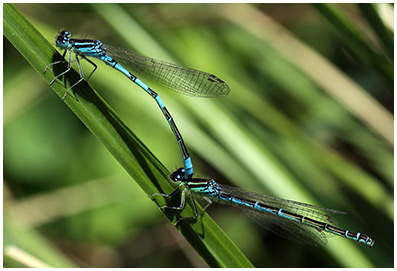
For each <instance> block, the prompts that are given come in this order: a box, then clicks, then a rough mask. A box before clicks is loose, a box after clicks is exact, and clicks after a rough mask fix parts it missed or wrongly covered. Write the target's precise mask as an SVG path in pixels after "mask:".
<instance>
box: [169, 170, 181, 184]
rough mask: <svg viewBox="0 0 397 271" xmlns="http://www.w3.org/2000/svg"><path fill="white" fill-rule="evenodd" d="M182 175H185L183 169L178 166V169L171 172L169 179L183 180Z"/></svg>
mask: <svg viewBox="0 0 397 271" xmlns="http://www.w3.org/2000/svg"><path fill="white" fill-rule="evenodd" d="M184 176H185V169H184V168H179V169H178V170H176V171H175V172H173V173H172V174H171V175H170V179H171V181H173V182H175V183H180V182H182V181H183V177H184Z"/></svg>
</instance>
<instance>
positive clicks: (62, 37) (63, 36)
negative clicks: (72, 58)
mask: <svg viewBox="0 0 397 271" xmlns="http://www.w3.org/2000/svg"><path fill="white" fill-rule="evenodd" d="M71 35H72V33H70V31H68V30H62V31H61V32H60V33H59V35H58V36H57V38H56V40H55V44H56V46H57V47H59V48H62V49H66V48H67V47H68V46H69V41H70V36H71Z"/></svg>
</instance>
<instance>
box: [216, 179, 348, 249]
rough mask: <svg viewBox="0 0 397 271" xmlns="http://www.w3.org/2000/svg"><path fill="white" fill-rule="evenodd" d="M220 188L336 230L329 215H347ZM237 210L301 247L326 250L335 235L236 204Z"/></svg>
mask: <svg viewBox="0 0 397 271" xmlns="http://www.w3.org/2000/svg"><path fill="white" fill-rule="evenodd" d="M219 186H220V188H221V190H222V191H223V192H225V193H228V194H230V195H234V196H236V197H238V198H242V199H249V200H253V201H257V202H259V203H262V204H264V205H267V206H271V207H275V208H280V209H283V210H286V211H289V212H292V213H294V214H298V215H301V216H304V217H308V218H311V219H314V220H317V221H320V222H324V223H327V224H330V225H334V226H337V221H336V220H335V219H334V218H333V217H332V216H331V215H330V214H328V212H330V213H335V214H345V213H344V212H342V211H338V210H333V209H328V208H322V207H318V206H314V205H310V204H305V203H301V202H296V201H292V200H285V199H280V198H275V197H270V196H266V195H262V194H258V193H254V192H247V191H243V190H241V189H239V188H236V187H232V186H226V185H219ZM220 203H222V201H220ZM225 203H226V202H225ZM235 206H237V207H239V208H241V209H243V211H244V213H245V214H246V215H248V216H249V217H250V218H251V219H252V220H254V221H255V222H257V223H258V224H259V225H261V226H262V227H264V228H265V229H267V230H269V231H271V232H273V233H275V234H277V235H279V236H281V237H283V238H286V239H289V240H292V241H295V242H298V243H302V244H309V245H314V246H324V245H326V244H327V238H329V237H333V236H334V235H333V234H330V233H328V232H326V231H322V230H321V229H317V228H314V227H310V226H308V225H307V224H303V223H300V222H296V221H293V220H291V219H287V218H284V217H281V216H277V215H273V214H271V213H266V212H262V211H258V210H256V209H252V208H247V207H244V206H241V205H238V204H235Z"/></svg>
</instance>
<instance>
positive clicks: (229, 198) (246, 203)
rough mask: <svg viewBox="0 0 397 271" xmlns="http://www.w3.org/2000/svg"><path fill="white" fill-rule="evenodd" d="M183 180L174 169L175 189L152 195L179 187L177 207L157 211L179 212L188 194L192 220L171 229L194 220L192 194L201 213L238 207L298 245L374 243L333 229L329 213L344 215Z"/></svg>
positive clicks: (208, 182) (180, 172)
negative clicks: (201, 202) (201, 204)
mask: <svg viewBox="0 0 397 271" xmlns="http://www.w3.org/2000/svg"><path fill="white" fill-rule="evenodd" d="M183 176H184V169H183V168H180V169H178V170H177V171H175V172H174V173H172V174H171V176H170V178H171V180H172V182H174V183H175V184H176V185H177V187H176V189H175V190H174V191H173V192H171V193H170V194H159V193H158V194H154V195H152V197H153V196H157V195H160V196H163V197H172V196H173V195H175V194H176V192H177V191H179V187H181V186H183V187H184V188H183V190H182V195H181V203H180V206H176V207H173V206H161V207H160V208H171V209H175V210H183V209H184V207H185V194H186V192H187V191H190V197H191V200H192V202H193V206H194V210H195V216H193V217H182V218H179V219H178V220H177V221H176V223H175V225H176V224H178V223H179V222H180V221H182V220H187V219H190V220H196V219H197V218H198V216H199V212H198V209H197V206H196V203H195V200H194V198H193V194H197V195H200V196H202V197H203V198H204V199H205V200H206V201H207V202H208V204H207V206H205V208H204V210H205V209H206V208H207V207H208V206H209V205H210V204H211V203H212V201H215V202H219V203H223V204H229V205H234V206H237V207H240V208H242V209H244V213H245V214H247V215H248V216H249V217H250V218H252V219H253V220H254V221H256V222H258V223H259V224H260V225H261V226H263V227H264V228H266V229H267V230H269V231H271V232H273V233H275V234H277V235H279V236H281V237H284V238H287V239H290V240H292V241H295V242H298V243H303V244H310V245H315V246H324V245H326V244H327V236H328V237H330V236H335V235H337V236H341V237H344V238H347V239H350V240H353V241H356V242H357V243H359V244H362V245H364V246H367V247H372V246H373V245H374V244H375V241H374V240H373V239H371V238H370V237H369V236H367V235H365V234H362V233H356V232H351V231H349V230H345V229H341V228H339V227H337V223H336V221H335V220H334V218H333V217H332V216H331V215H330V214H329V213H334V214H345V213H344V212H341V211H337V210H333V209H327V208H322V207H318V206H314V205H309V204H305V203H300V202H296V201H292V200H285V199H280V198H276V197H270V196H266V195H261V194H258V193H254V192H247V191H243V190H241V189H239V188H236V187H232V186H227V185H222V184H218V183H217V182H216V181H214V180H213V179H198V178H194V179H190V180H186V179H184V178H183Z"/></svg>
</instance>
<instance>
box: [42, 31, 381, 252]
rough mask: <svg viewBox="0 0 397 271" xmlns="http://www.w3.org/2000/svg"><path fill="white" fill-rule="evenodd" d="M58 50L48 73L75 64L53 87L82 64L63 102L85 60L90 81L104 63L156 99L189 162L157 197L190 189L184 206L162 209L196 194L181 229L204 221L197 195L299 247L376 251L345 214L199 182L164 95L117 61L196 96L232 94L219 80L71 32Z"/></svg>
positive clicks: (60, 40) (59, 42)
mask: <svg viewBox="0 0 397 271" xmlns="http://www.w3.org/2000/svg"><path fill="white" fill-rule="evenodd" d="M56 46H57V47H58V48H60V49H63V50H64V53H63V55H62V58H61V60H59V61H56V62H53V63H50V64H48V65H47V67H46V69H45V71H46V70H47V69H48V68H49V67H50V66H52V65H55V64H58V63H61V62H64V61H65V56H66V55H67V56H68V60H69V61H68V66H67V69H66V70H65V71H64V72H62V73H60V74H58V75H57V76H55V77H54V79H53V80H52V81H51V83H50V84H53V83H54V82H55V80H56V79H57V78H59V77H60V76H62V75H64V74H66V73H67V72H68V71H70V70H71V64H72V62H73V61H76V62H77V65H78V68H79V72H80V80H78V81H77V82H76V83H74V84H73V85H72V86H71V87H69V88H68V89H67V90H66V92H65V94H64V96H63V99H65V97H66V95H67V93H68V91H69V90H70V89H72V88H73V87H74V86H76V85H77V84H78V83H80V82H81V81H82V80H83V79H84V74H83V70H82V68H81V65H80V60H81V59H84V60H86V61H88V62H89V63H90V64H91V65H93V66H94V69H93V71H92V72H91V73H90V74H89V76H88V77H87V80H88V79H89V78H90V77H91V76H92V74H93V73H94V72H95V70H96V69H97V65H96V64H95V63H94V62H92V61H91V60H90V59H89V57H93V58H98V59H100V60H102V61H103V62H105V63H106V64H107V65H109V66H111V67H112V68H114V69H116V70H118V71H120V72H121V73H123V74H124V75H125V76H127V77H128V78H129V79H130V80H131V81H132V82H134V83H135V84H137V85H138V86H140V87H141V88H142V89H143V90H145V91H146V92H147V93H148V94H149V95H150V96H152V98H153V99H155V101H156V103H157V104H158V106H159V107H160V109H161V111H162V113H163V114H164V116H165V118H166V119H167V121H168V123H169V125H170V127H171V130H172V131H173V133H174V135H175V137H176V139H177V142H178V144H179V147H180V149H181V152H182V157H183V160H184V168H181V169H179V170H177V171H176V172H174V173H173V174H172V175H171V180H172V181H173V182H174V183H175V184H176V185H177V187H176V189H175V190H174V191H173V192H172V193H170V194H154V195H152V196H156V195H160V196H165V197H169V196H173V195H175V194H176V192H177V191H179V187H180V186H184V189H183V190H182V195H181V204H180V206H177V207H173V206H162V207H161V208H172V209H176V210H182V209H183V208H184V207H185V194H186V191H189V192H191V193H190V197H191V199H192V202H193V205H194V207H195V216H194V217H187V218H186V217H185V218H180V219H179V220H177V222H176V223H175V224H178V223H179V222H180V221H183V220H188V219H190V220H195V219H197V218H198V216H199V212H198V209H197V206H196V203H195V200H194V198H193V194H198V195H200V196H203V197H204V198H205V199H206V200H207V201H208V203H209V204H211V203H212V201H217V202H221V203H225V204H231V205H235V206H238V207H241V208H244V209H245V210H246V212H245V213H247V214H248V215H249V216H250V217H251V218H252V219H253V220H255V221H257V222H258V223H260V225H262V226H263V227H265V228H266V229H268V230H270V231H272V232H274V233H276V234H278V235H280V236H282V237H286V238H288V239H291V240H293V241H296V242H299V243H304V244H311V245H325V244H326V243H327V235H337V236H341V237H345V238H347V239H350V240H353V241H356V242H358V243H360V244H363V245H365V246H368V247H372V246H373V245H374V243H375V241H374V240H373V239H371V238H370V237H368V236H367V235H364V234H361V233H355V232H351V231H349V230H344V229H341V228H339V227H337V226H336V223H335V221H334V219H333V218H332V216H331V215H330V214H328V213H335V214H338V213H339V214H343V212H340V211H336V210H332V209H326V208H321V207H317V206H313V205H309V204H304V203H299V202H295V201H291V200H284V199H279V198H275V197H270V196H266V195H261V194H257V193H253V192H246V191H243V190H240V189H238V188H235V187H231V186H226V185H221V184H218V183H217V182H215V181H214V180H212V179H198V178H193V164H192V162H191V158H190V155H189V153H188V151H187V148H186V146H185V144H184V142H183V139H182V136H181V134H180V132H179V130H178V129H177V127H176V124H175V122H174V120H173V118H172V116H171V114H170V113H169V111H168V110H167V108H166V107H165V105H164V103H163V102H162V100H161V99H160V97H159V95H158V94H157V93H156V92H155V91H153V90H152V89H151V88H149V87H148V86H147V85H146V84H145V83H143V82H142V81H141V80H140V79H138V78H137V77H136V76H135V75H133V74H132V73H130V72H129V71H128V70H127V69H125V68H124V67H123V66H122V65H121V64H120V63H119V62H117V61H116V60H115V59H119V60H121V61H122V62H124V63H126V64H128V65H129V66H130V67H131V68H133V70H134V71H136V72H138V73H140V74H141V75H144V76H146V77H148V78H150V79H152V80H154V81H157V82H158V83H160V84H162V85H164V86H166V87H168V88H171V89H173V90H175V91H178V92H181V93H183V94H187V95H191V96H199V97H219V96H224V95H227V94H228V93H229V92H230V89H229V87H228V86H227V84H226V83H225V82H224V81H222V80H221V79H219V78H218V77H216V76H215V75H213V74H209V73H205V72H201V71H198V70H194V69H190V68H185V67H181V66H178V65H175V64H171V63H168V62H164V61H159V60H155V59H153V58H149V57H145V56H141V55H138V54H136V53H133V52H130V51H127V50H124V49H123V50H115V51H112V50H109V48H111V47H109V46H107V45H104V44H103V43H102V42H100V41H99V40H91V39H73V38H71V32H69V31H67V30H63V31H61V32H60V33H59V35H58V36H57V38H56ZM72 53H75V59H74V60H72ZM211 199H212V201H211ZM209 204H208V205H209ZM208 205H207V206H208Z"/></svg>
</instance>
